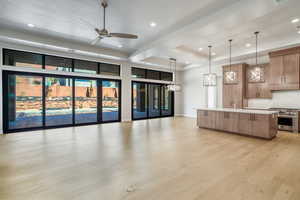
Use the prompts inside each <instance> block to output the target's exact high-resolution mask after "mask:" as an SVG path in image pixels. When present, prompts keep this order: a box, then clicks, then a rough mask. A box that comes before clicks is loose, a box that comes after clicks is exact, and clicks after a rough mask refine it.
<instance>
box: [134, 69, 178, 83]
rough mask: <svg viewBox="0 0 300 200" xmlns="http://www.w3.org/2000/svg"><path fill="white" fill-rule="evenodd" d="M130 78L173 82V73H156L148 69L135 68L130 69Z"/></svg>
mask: <svg viewBox="0 0 300 200" xmlns="http://www.w3.org/2000/svg"><path fill="white" fill-rule="evenodd" d="M131 76H132V77H133V78H144V79H152V80H161V81H173V73H171V72H162V71H156V70H150V69H141V68H136V67H132V68H131Z"/></svg>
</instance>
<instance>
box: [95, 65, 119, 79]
mask: <svg viewBox="0 0 300 200" xmlns="http://www.w3.org/2000/svg"><path fill="white" fill-rule="evenodd" d="M101 65H111V66H113V67H117V68H118V70H117V71H118V73H117V75H110V74H102V73H101V68H102V67H101ZM98 68H99V69H98V71H99V74H100V75H103V76H120V75H121V66H120V65H117V64H111V63H103V62H101V63H99V67H98Z"/></svg>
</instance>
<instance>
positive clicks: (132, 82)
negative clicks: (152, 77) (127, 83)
mask: <svg viewBox="0 0 300 200" xmlns="http://www.w3.org/2000/svg"><path fill="white" fill-rule="evenodd" d="M134 83H142V84H146V90H147V93H146V94H147V97H146V99H147V101H149V85H159V86H160V89H159V92H160V93H161V90H162V87H163V86H166V85H167V84H164V83H155V82H146V81H131V120H132V121H136V120H145V119H156V118H164V117H173V116H174V112H175V94H174V92H172V93H171V104H172V108H171V114H170V115H163V113H162V108H161V102H162V100H163V98H164V97H162V95H161V94H159V110H160V115H159V116H154V117H151V116H150V115H149V109H150V108H149V104H147V110H146V113H147V114H146V117H142V118H134V112H133V102H134V97H133V84H134Z"/></svg>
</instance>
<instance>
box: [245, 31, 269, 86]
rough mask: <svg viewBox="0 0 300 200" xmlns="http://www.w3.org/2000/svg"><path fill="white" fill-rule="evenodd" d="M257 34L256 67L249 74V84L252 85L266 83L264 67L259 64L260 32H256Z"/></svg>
mask: <svg viewBox="0 0 300 200" xmlns="http://www.w3.org/2000/svg"><path fill="white" fill-rule="evenodd" d="M254 34H255V44H256V49H255V66H254V67H252V68H251V70H250V71H249V73H248V82H250V83H258V82H264V81H265V78H264V67H263V66H261V65H259V64H258V34H259V32H258V31H256V32H254Z"/></svg>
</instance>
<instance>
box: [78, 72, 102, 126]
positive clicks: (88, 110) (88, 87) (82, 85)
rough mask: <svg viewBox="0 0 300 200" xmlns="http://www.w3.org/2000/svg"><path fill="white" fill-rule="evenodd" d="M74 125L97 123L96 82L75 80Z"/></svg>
mask: <svg viewBox="0 0 300 200" xmlns="http://www.w3.org/2000/svg"><path fill="white" fill-rule="evenodd" d="M74 82H75V83H74V84H75V123H76V124H85V123H95V122H97V121H98V114H97V113H98V111H97V93H98V92H97V88H98V87H97V80H92V79H81V78H80V79H75V81H74Z"/></svg>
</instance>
